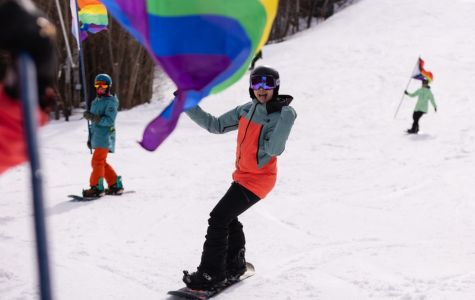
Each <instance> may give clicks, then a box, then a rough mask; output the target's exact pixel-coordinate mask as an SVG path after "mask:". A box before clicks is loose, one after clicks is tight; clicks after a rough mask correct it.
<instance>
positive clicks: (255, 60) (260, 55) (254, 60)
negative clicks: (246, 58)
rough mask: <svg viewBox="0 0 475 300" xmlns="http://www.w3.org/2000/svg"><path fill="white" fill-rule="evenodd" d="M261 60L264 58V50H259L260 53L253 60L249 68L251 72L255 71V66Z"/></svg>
mask: <svg viewBox="0 0 475 300" xmlns="http://www.w3.org/2000/svg"><path fill="white" fill-rule="evenodd" d="M261 58H262V50H259V52H257V53H256V55H255V56H254V58H253V59H252V62H251V66H250V67H249V70H250V71H252V70H254V65H255V64H256V62H257V61H258V60H259V59H261Z"/></svg>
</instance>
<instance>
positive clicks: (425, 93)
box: [408, 87, 437, 113]
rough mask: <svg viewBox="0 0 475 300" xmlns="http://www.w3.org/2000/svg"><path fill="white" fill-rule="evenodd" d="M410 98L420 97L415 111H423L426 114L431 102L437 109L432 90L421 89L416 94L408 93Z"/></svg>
mask: <svg viewBox="0 0 475 300" xmlns="http://www.w3.org/2000/svg"><path fill="white" fill-rule="evenodd" d="M408 96H410V97H416V96H417V97H418V99H417V103H416V107H415V108H414V111H422V112H425V113H426V112H427V111H428V109H429V101H430V103H431V104H432V106H433V107H434V109H437V104H435V100H434V95H433V94H432V92H431V90H430V88H427V87H421V88H420V89H418V90H417V91H415V92H414V93H408Z"/></svg>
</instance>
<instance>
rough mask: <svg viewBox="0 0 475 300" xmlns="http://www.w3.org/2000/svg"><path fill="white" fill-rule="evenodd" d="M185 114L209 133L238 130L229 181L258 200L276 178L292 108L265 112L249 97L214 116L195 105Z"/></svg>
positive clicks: (262, 106) (293, 114)
mask: <svg viewBox="0 0 475 300" xmlns="http://www.w3.org/2000/svg"><path fill="white" fill-rule="evenodd" d="M186 113H187V115H188V116H189V117H190V118H191V119H192V120H193V121H195V122H196V123H197V124H198V125H199V126H201V127H202V128H204V129H206V130H208V131H209V132H211V133H217V134H219V133H226V132H229V131H232V130H238V134H237V147H236V163H235V167H236V170H235V171H234V173H233V180H234V181H235V182H237V183H239V184H240V185H242V186H244V187H245V188H247V189H248V190H250V191H251V192H253V193H254V194H256V195H257V196H258V197H259V198H261V199H262V198H264V197H265V196H266V195H267V194H268V193H269V192H270V191H271V190H272V188H273V187H274V185H275V182H276V179H277V157H276V156H278V155H280V154H282V152H284V149H285V143H286V141H287V138H288V137H289V134H290V130H291V129H292V126H293V124H294V121H295V118H296V117H297V113H296V112H295V110H294V109H293V108H292V107H290V106H284V107H283V108H282V110H281V111H280V112H274V113H271V114H267V110H266V106H265V105H264V104H261V103H259V102H258V101H257V100H252V101H251V102H248V103H246V104H244V105H241V106H238V107H236V108H234V109H233V110H230V111H228V112H227V113H225V114H223V115H221V116H220V117H218V118H217V117H214V116H212V115H211V114H209V113H207V112H205V111H203V110H202V109H201V108H200V107H199V106H196V107H194V108H192V109H190V110H188V111H187V112H186Z"/></svg>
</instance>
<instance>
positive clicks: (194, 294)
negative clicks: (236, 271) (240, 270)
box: [168, 263, 256, 300]
mask: <svg viewBox="0 0 475 300" xmlns="http://www.w3.org/2000/svg"><path fill="white" fill-rule="evenodd" d="M255 273H256V270H255V269H254V266H253V265H252V264H251V263H246V272H245V273H244V274H242V275H241V276H240V277H239V279H237V280H233V281H228V282H227V283H226V284H225V285H224V286H222V287H220V288H217V289H214V290H212V291H198V290H192V289H189V288H187V287H184V288H181V289H179V290H175V291H169V292H168V294H169V295H172V296H176V297H177V299H191V300H207V299H209V298H211V297H214V296H216V295H218V294H219V293H221V292H222V291H224V290H225V289H227V288H228V287H230V286H233V285H234V284H236V283H238V282H241V281H243V280H244V279H246V278H249V277H251V276H252V275H254V274H255Z"/></svg>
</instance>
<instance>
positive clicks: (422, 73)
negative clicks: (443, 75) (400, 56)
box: [412, 57, 434, 83]
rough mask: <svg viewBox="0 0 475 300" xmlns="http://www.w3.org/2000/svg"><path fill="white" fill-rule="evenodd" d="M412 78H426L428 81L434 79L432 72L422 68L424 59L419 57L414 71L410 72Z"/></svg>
mask: <svg viewBox="0 0 475 300" xmlns="http://www.w3.org/2000/svg"><path fill="white" fill-rule="evenodd" d="M412 78H414V79H419V80H424V79H427V80H428V81H429V83H430V82H432V80H433V79H434V76H433V75H432V73H431V72H429V71H427V70H425V69H424V61H423V60H422V58H420V57H419V60H418V62H417V65H416V67H415V69H414V71H413V72H412Z"/></svg>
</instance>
